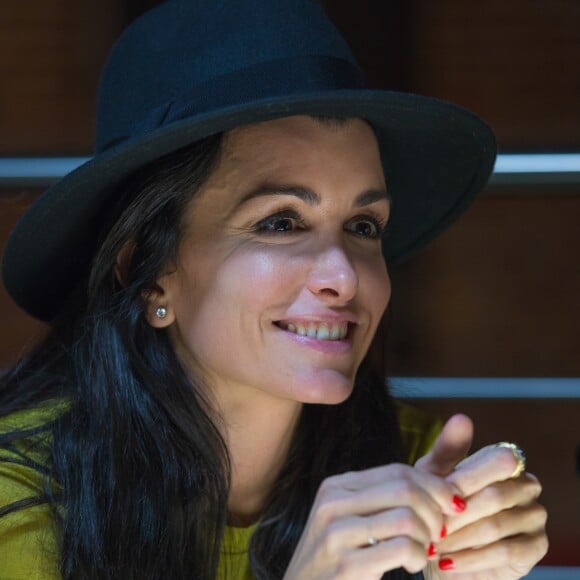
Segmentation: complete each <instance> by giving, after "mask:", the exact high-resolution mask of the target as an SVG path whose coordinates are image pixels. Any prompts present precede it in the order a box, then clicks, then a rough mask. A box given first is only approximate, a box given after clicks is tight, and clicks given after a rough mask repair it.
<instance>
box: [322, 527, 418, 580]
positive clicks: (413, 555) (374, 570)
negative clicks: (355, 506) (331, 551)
mask: <svg viewBox="0 0 580 580" xmlns="http://www.w3.org/2000/svg"><path fill="white" fill-rule="evenodd" d="M428 562H429V560H428V559H427V552H426V551H425V546H423V544H422V543H420V542H416V541H415V540H413V539H412V538H409V537H407V536H398V537H396V538H393V539H391V540H387V541H385V542H381V543H380V544H377V545H376V546H372V547H370V548H368V549H365V550H353V551H351V552H349V553H347V554H345V555H344V556H343V558H342V560H341V562H340V564H339V566H338V568H339V573H338V574H337V575H336V576H333V578H340V579H345V580H352V578H368V577H376V578H381V577H382V575H383V574H384V573H385V571H387V570H394V569H396V568H401V567H402V568H405V570H407V572H409V573H410V574H414V573H416V572H420V571H421V570H423V569H424V568H425V567H426V566H427V564H428Z"/></svg>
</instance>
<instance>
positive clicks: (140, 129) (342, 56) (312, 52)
mask: <svg viewBox="0 0 580 580" xmlns="http://www.w3.org/2000/svg"><path fill="white" fill-rule="evenodd" d="M317 58H318V59H320V58H325V59H327V60H328V59H332V60H333V62H335V63H336V62H339V61H340V62H341V64H340V66H341V67H342V68H343V71H342V73H343V74H340V73H338V72H337V71H336V70H335V71H333V73H332V74H329V75H324V74H321V75H320V74H319V72H320V71H319V66H318V63H317V64H316V65H313V63H314V62H315V59H317ZM313 59H314V60H313ZM144 65H145V66H144ZM313 66H314V68H315V69H316V70H314V71H313V70H312V67H313ZM345 67H346V68H350V69H351V70H349V71H348V72H346V74H344V73H345V71H346V68H345ZM288 69H290V70H288ZM245 73H249V74H245ZM284 74H288V75H291V76H292V77H293V78H292V79H289V82H287V83H284V87H283V90H280V93H281V94H284V95H286V96H287V95H288V94H289V88H290V89H291V90H293V91H295V92H296V93H304V92H308V89H309V88H311V89H312V90H313V91H314V90H317V91H319V90H321V89H323V88H324V82H325V79H326V78H328V79H329V80H331V81H332V82H333V83H334V84H333V86H328V87H327V88H329V89H336V88H340V82H342V83H343V85H342V86H343V88H357V87H360V86H361V84H362V73H361V71H360V69H359V67H358V64H357V63H356V60H355V58H354V56H353V55H352V53H351V51H350V49H349V47H348V45H347V44H346V43H345V41H344V40H343V39H342V37H341V36H340V34H339V32H338V31H337V30H336V28H335V27H334V25H333V24H332V23H331V22H330V20H329V19H328V17H327V16H326V14H325V13H324V11H323V9H322V7H321V6H320V4H319V3H318V2H315V1H312V0H267V1H265V0H235V1H231V0H230V1H226V0H221V1H219V0H214V1H209V2H208V1H207V0H169V1H168V2H165V3H164V4H162V5H160V6H158V7H156V8H154V9H153V10H151V11H149V12H147V13H145V14H144V15H143V16H141V17H140V18H138V19H137V20H136V21H135V22H133V23H132V24H131V25H130V26H129V27H128V28H127V29H126V30H125V31H124V32H123V34H122V35H121V37H120V38H119V40H118V41H117V43H116V44H115V46H114V47H113V49H112V51H111V53H110V55H109V59H108V61H107V64H106V66H105V69H104V71H103V75H102V77H101V83H100V88H99V99H98V112H97V128H96V150H97V152H102V151H104V150H106V149H108V148H110V147H112V146H114V145H116V144H119V143H121V142H124V141H126V140H128V139H130V138H131V137H136V136H138V135H142V134H143V133H145V132H149V131H151V130H154V129H155V128H159V127H160V126H162V125H163V124H166V123H168V122H170V121H171V120H172V115H171V114H169V109H170V108H171V107H175V104H176V103H177V102H179V101H180V100H183V99H184V98H186V100H187V101H188V104H189V108H190V109H191V110H190V112H189V114H194V113H195V114H199V113H200V112H204V110H207V109H206V107H219V106H222V107H223V106H224V105H226V106H227V104H228V103H227V97H228V95H227V93H231V94H232V104H234V103H235V104H238V103H239V102H240V99H241V100H243V98H244V97H247V98H248V100H250V99H251V100H255V99H256V98H260V97H263V98H268V97H271V96H273V95H275V94H276V89H275V86H274V85H275V84H276V82H277V84H278V85H279V84H280V83H281V81H280V80H279V79H278V81H275V80H274V82H273V84H272V86H268V85H269V83H271V82H272V79H273V77H276V76H279V75H284ZM317 75H318V76H319V77H320V78H316V79H315V78H314V77H316V76H317ZM357 75H358V79H357V78H356V77H357ZM296 76H299V77H301V78H296ZM337 79H341V80H339V86H337V85H336V80H337ZM216 80H217V81H218V82H215V81H216ZM220 80H221V82H219V81H220ZM321 83H322V84H321ZM242 85H243V86H242ZM250 85H252V86H250ZM280 89H281V88H280ZM208 91H209V94H208ZM220 93H221V94H220ZM224 93H226V94H224ZM236 93H237V94H238V96H237V97H235V95H236ZM224 99H226V100H225V101H224ZM174 117H175V115H174Z"/></svg>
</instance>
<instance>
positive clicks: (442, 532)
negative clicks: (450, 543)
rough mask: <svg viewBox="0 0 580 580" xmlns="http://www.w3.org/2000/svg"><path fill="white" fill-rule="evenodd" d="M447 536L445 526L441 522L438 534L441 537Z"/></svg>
mask: <svg viewBox="0 0 580 580" xmlns="http://www.w3.org/2000/svg"><path fill="white" fill-rule="evenodd" d="M446 536H447V528H446V527H445V524H443V525H442V526H441V533H440V534H439V537H440V538H441V539H443V538H445V537H446Z"/></svg>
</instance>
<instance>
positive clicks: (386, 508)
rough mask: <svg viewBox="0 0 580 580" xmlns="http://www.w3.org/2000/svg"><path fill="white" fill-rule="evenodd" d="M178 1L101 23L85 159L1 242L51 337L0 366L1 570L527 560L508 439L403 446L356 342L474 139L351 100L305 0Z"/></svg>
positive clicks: (485, 139) (461, 198) (442, 206)
mask: <svg viewBox="0 0 580 580" xmlns="http://www.w3.org/2000/svg"><path fill="white" fill-rule="evenodd" d="M195 4H197V5H194V3H193V2H190V1H188V2H186V1H185V0H183V1H179V0H176V1H170V2H167V3H166V4H164V5H162V6H161V7H159V8H157V9H155V10H153V11H151V12H150V13H148V14H146V15H145V16H144V17H142V18H141V19H140V20H139V21H137V22H136V23H135V24H133V25H132V26H131V27H130V28H129V29H128V30H127V31H126V32H125V33H124V35H123V36H122V38H121V40H120V41H119V42H118V43H117V45H116V47H115V48H114V49H113V52H112V55H111V57H110V59H109V62H108V65H107V68H106V70H105V73H104V76H103V80H102V84H101V94H100V105H99V113H98V123H97V125H98V131H97V154H96V156H95V158H94V159H93V160H92V161H91V162H89V163H88V164H86V165H84V166H82V167H81V168H79V169H78V170H76V171H75V172H73V173H72V174H70V175H68V176H66V177H65V178H64V179H63V180H62V181H61V182H60V183H59V184H57V185H55V186H54V187H53V188H51V189H50V190H49V191H48V192H46V194H45V195H44V196H43V197H42V198H41V199H40V200H39V201H38V203H37V204H35V206H34V207H33V208H31V210H30V211H29V212H28V213H27V214H26V215H25V216H24V217H23V219H22V220H21V222H20V223H19V225H18V226H17V228H16V229H15V231H14V232H13V233H12V236H11V239H10V241H9V244H8V247H7V249H6V252H5V256H4V261H3V275H4V280H5V284H6V287H7V288H8V290H9V292H10V293H11V295H12V296H13V298H14V299H15V300H16V302H17V303H18V304H20V306H22V307H23V308H24V309H25V310H27V311H28V312H29V313H31V314H32V315H34V316H37V317H38V318H41V319H44V320H48V321H50V323H51V328H52V330H51V333H50V335H49V336H48V337H47V339H46V340H44V341H43V342H42V343H41V344H40V345H39V346H38V347H37V348H36V349H35V350H34V352H32V353H31V354H30V355H29V356H28V357H26V358H25V359H24V360H22V361H20V362H19V363H18V364H17V365H16V367H15V368H14V369H12V370H11V371H10V372H8V373H7V374H6V375H5V377H4V378H3V380H2V386H1V391H0V416H2V417H3V418H2V419H1V420H0V421H1V422H0V424H1V428H2V433H3V435H2V436H1V437H2V438H1V439H0V442H1V444H2V450H3V452H2V458H3V463H1V464H0V465H1V468H0V496H3V500H2V503H3V504H4V505H5V506H6V507H5V508H3V511H2V512H0V515H2V516H3V517H0V556H1V559H0V561H2V562H4V569H5V570H6V572H5V575H7V576H8V577H26V578H53V577H54V578H56V577H63V578H123V579H125V578H153V579H157V578H164V579H166V578H175V579H181V578H203V579H210V578H215V577H216V574H217V575H218V577H220V578H236V577H239V578H253V577H255V578H260V579H270V578H284V579H286V580H294V579H304V578H309V579H310V578H312V579H326V578H356V577H365V578H366V577H369V578H371V577H372V578H381V577H384V578H398V577H399V578H400V577H409V575H412V574H418V575H421V574H422V572H424V574H425V575H426V576H427V577H429V578H440V577H441V578H442V577H445V575H446V574H449V573H452V574H453V575H455V576H457V577H459V578H476V579H480V578H481V579H484V578H508V579H509V578H519V577H521V576H523V575H525V574H526V573H527V572H528V570H529V569H530V568H531V567H532V566H533V565H534V564H535V563H536V562H537V561H538V560H539V559H540V558H541V557H542V556H543V554H544V553H545V551H546V545H547V541H546V536H545V531H544V526H545V511H544V509H543V508H542V507H541V506H540V505H539V504H538V503H537V497H538V495H539V492H540V485H539V483H538V482H537V480H536V479H535V478H534V477H533V476H532V475H530V474H527V473H522V470H523V467H524V461H523V457H522V456H521V453H520V452H519V450H517V448H514V447H512V446H509V445H505V444H504V445H500V446H494V447H488V448H485V449H483V450H480V451H478V452H477V453H475V454H473V455H471V456H470V457H468V458H467V459H464V457H465V455H466V454H467V451H468V448H469V446H470V443H471V433H472V426H471V422H470V421H469V419H467V418H466V417H464V416H456V417H454V418H452V419H451V420H450V421H449V422H448V424H447V425H446V426H445V427H444V428H443V430H442V431H441V433H440V434H439V435H438V437H437V439H436V441H435V442H434V445H433V449H432V450H431V451H429V452H427V448H428V447H429V446H430V445H431V443H433V439H434V437H433V436H432V435H431V433H433V429H435V430H437V427H436V426H435V427H434V426H432V425H429V424H424V425H422V424H421V421H422V420H423V419H422V418H421V417H420V416H412V411H410V410H409V409H406V408H401V407H397V406H395V404H394V402H393V401H392V399H390V397H389V396H388V393H387V392H386V390H385V387H384V384H383V380H382V373H383V369H382V360H380V357H378V356H377V349H376V345H373V340H374V336H375V332H376V330H377V328H378V326H379V324H380V321H381V319H382V317H383V313H384V312H385V310H386V308H387V306H388V302H389V297H390V286H389V278H388V270H387V264H390V263H393V262H394V261H396V260H400V259H402V258H403V257H404V256H406V255H407V254H409V253H410V252H411V251H413V250H415V249H417V248H418V247H421V246H422V245H423V244H424V243H426V242H427V241H428V240H430V239H432V238H433V237H434V236H435V235H436V234H437V233H438V232H439V231H441V230H442V229H443V228H444V227H445V226H446V225H447V224H449V223H450V222H451V221H452V220H453V219H454V218H455V217H456V216H457V215H458V214H459V213H460V212H461V211H462V210H463V209H464V208H465V207H466V206H467V205H468V203H469V201H470V200H471V199H472V198H473V196H474V195H475V194H476V192H477V191H478V190H479V189H480V188H481V187H482V186H483V184H484V183H485V180H486V179H487V177H488V175H489V173H490V171H491V167H492V165H493V159H494V143H493V136H492V134H491V132H490V131H489V129H488V128H487V127H486V126H485V125H484V124H483V123H482V122H481V121H480V120H478V119H477V118H475V117H473V116H472V115H471V114H469V113H467V112H465V111H463V110H461V109H459V108H456V107H453V106H452V105H448V104H446V103H440V102H437V101H434V100H431V99H423V98H419V97H414V96H412V95H398V94H393V93H386V92H379V91H368V90H364V89H363V88H362V87H361V85H360V71H359V70H358V68H357V66H356V63H355V62H354V60H353V58H352V56H351V55H350V53H349V51H348V48H347V47H346V46H345V45H344V42H343V41H342V39H341V38H340V37H339V36H338V34H337V32H336V31H335V30H334V29H333V27H332V26H331V25H330V23H329V22H328V20H327V19H326V17H325V16H324V14H323V13H322V12H321V10H320V8H318V6H317V5H316V4H315V3H310V2H301V1H299V2H297V1H295V0H294V1H292V2H284V1H281V0H280V1H272V2H268V3H264V2H250V1H244V2H236V3H232V5H229V6H227V9H224V5H223V3H216V2H199V3H195ZM24 257H26V258H25V259H24ZM409 417H411V418H409ZM429 429H431V432H429ZM411 447H414V448H415V449H418V450H419V451H421V452H423V451H424V452H425V454H424V456H423V457H422V458H421V459H419V460H418V461H417V462H416V463H415V466H414V467H411V466H410V465H405V462H407V461H408V462H409V463H413V458H412V457H410V453H409V450H410V448H411Z"/></svg>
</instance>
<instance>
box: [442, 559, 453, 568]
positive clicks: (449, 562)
mask: <svg viewBox="0 0 580 580" xmlns="http://www.w3.org/2000/svg"><path fill="white" fill-rule="evenodd" d="M439 569H440V570H455V562H454V561H453V560H452V559H451V558H441V560H439Z"/></svg>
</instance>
